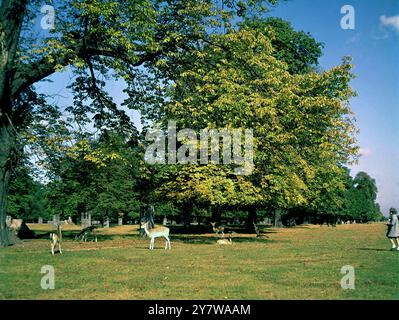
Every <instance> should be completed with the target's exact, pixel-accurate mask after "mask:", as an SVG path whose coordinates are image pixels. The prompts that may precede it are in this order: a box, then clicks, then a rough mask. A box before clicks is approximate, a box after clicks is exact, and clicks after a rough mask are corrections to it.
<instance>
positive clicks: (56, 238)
mask: <svg viewBox="0 0 399 320" xmlns="http://www.w3.org/2000/svg"><path fill="white" fill-rule="evenodd" d="M50 240H51V254H52V255H54V248H55V246H56V245H57V244H58V251H59V252H60V253H61V254H62V249H61V242H62V232H61V225H60V224H59V225H57V232H56V233H50Z"/></svg>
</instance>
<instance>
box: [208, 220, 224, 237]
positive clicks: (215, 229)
mask: <svg viewBox="0 0 399 320" xmlns="http://www.w3.org/2000/svg"><path fill="white" fill-rule="evenodd" d="M211 225H212V229H213V232H215V234H216V235H219V234H221V235H222V238H223V237H224V228H225V227H224V226H217V227H216V222H211Z"/></svg>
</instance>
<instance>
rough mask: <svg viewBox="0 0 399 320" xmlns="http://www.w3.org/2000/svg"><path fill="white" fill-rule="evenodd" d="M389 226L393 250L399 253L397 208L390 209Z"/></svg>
mask: <svg viewBox="0 0 399 320" xmlns="http://www.w3.org/2000/svg"><path fill="white" fill-rule="evenodd" d="M387 226H388V231H387V237H388V239H389V240H390V241H391V244H392V248H391V250H397V251H399V221H398V211H397V210H396V209H395V208H391V209H389V220H388V223H387Z"/></svg>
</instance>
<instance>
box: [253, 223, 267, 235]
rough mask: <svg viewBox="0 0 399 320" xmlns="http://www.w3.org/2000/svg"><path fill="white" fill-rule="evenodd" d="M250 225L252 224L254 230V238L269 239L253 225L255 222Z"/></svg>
mask: <svg viewBox="0 0 399 320" xmlns="http://www.w3.org/2000/svg"><path fill="white" fill-rule="evenodd" d="M252 223H253V225H254V229H255V232H256V237H257V238H269V237H268V236H267V235H266V234H265V232H264V231H263V230H260V229H259V227H258V226H257V225H256V224H255V222H252Z"/></svg>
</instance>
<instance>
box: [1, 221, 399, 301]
mask: <svg viewBox="0 0 399 320" xmlns="http://www.w3.org/2000/svg"><path fill="white" fill-rule="evenodd" d="M30 226H31V228H32V229H34V230H35V231H36V232H37V233H38V234H42V235H43V237H44V236H46V237H47V235H46V234H45V232H48V231H49V230H48V229H47V230H46V228H48V227H47V226H40V227H39V226H38V225H30ZM40 229H42V230H41V231H40ZM385 229H386V228H385V225H384V224H382V223H375V224H364V225H360V224H356V225H339V226H337V228H334V229H332V228H329V227H327V226H322V227H320V226H313V225H306V226H299V227H295V228H284V229H270V233H269V234H268V236H269V238H268V239H256V238H255V237H254V236H253V235H243V234H236V235H235V237H234V238H233V245H231V246H218V245H217V244H216V243H215V242H216V240H215V236H214V235H212V234H205V235H173V234H172V235H171V240H172V250H171V251H165V250H163V247H164V241H162V240H160V239H157V240H156V250H153V251H150V250H148V245H149V239H148V238H141V237H139V236H138V234H137V227H136V226H123V227H114V228H110V229H107V230H105V229H101V230H100V231H101V233H102V234H101V235H100V237H99V242H98V243H93V242H87V243H79V242H76V241H73V240H72V234H71V238H68V232H70V233H72V231H73V230H72V229H71V230H65V239H64V243H63V251H64V253H63V254H62V255H60V254H56V255H55V256H51V254H50V241H49V240H46V239H44V238H43V239H35V240H27V241H24V244H23V246H16V247H9V248H2V249H0V298H1V299H399V252H391V251H389V248H390V245H389V242H388V241H387V239H386V238H385ZM44 265H51V266H53V267H54V269H55V289H54V290H43V289H42V288H41V286H40V281H41V277H42V276H43V274H41V273H40V270H41V268H42V266H44ZM345 265H351V266H353V267H354V270H355V276H356V280H355V289H354V290H343V289H342V288H341V286H340V281H341V278H342V277H343V276H344V274H341V273H340V271H341V268H342V267H343V266H345Z"/></svg>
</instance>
